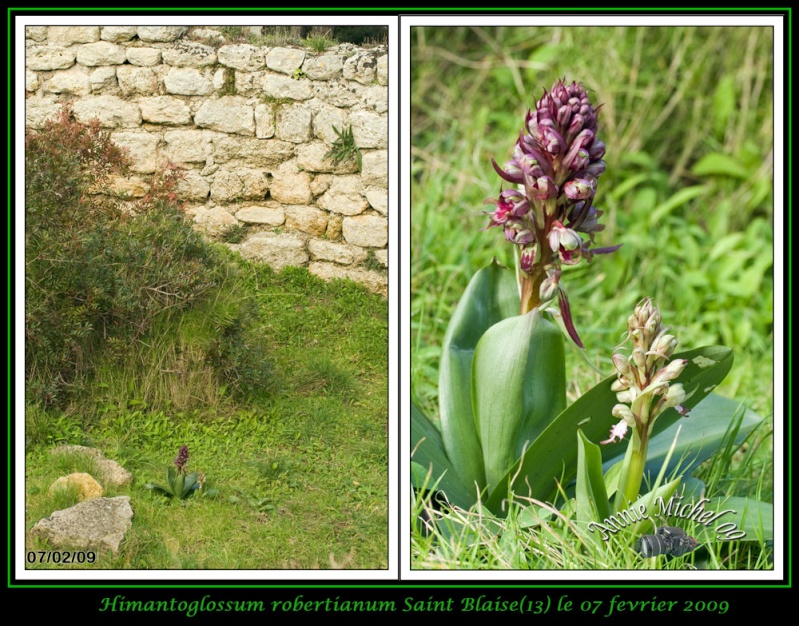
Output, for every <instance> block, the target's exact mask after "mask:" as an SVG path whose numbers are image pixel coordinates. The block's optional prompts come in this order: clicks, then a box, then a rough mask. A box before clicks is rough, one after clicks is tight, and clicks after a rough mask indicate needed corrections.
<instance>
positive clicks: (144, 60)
mask: <svg viewBox="0 0 799 626" xmlns="http://www.w3.org/2000/svg"><path fill="white" fill-rule="evenodd" d="M125 55H126V56H127V59H128V63H130V64H131V65H138V66H141V67H152V66H154V65H158V64H159V63H161V51H160V50H159V49H158V48H128V49H127V50H126V51H125Z"/></svg>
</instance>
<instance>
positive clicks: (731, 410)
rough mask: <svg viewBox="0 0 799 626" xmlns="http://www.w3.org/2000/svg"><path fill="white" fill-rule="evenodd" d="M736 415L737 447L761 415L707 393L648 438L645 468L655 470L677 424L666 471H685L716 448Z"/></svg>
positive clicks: (731, 401) (709, 455)
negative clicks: (683, 413) (678, 433)
mask: <svg viewBox="0 0 799 626" xmlns="http://www.w3.org/2000/svg"><path fill="white" fill-rule="evenodd" d="M736 416H737V418H739V419H740V426H739V427H738V432H737V433H736V435H735V442H734V443H735V445H736V447H737V446H738V445H740V444H741V443H742V442H743V440H744V439H746V437H747V435H749V433H750V432H751V431H752V429H754V428H755V427H756V426H757V425H758V424H760V423H761V422H762V420H763V418H762V417H760V416H759V415H757V413H755V412H754V411H751V410H750V409H745V408H744V407H743V406H742V405H741V404H739V403H738V402H736V401H735V400H731V399H729V398H724V397H722V396H719V395H716V394H714V393H711V394H709V395H708V396H707V397H706V398H704V399H703V400H702V401H701V402H700V403H699V404H697V405H696V406H695V407H694V408H693V409H691V411H690V413H688V416H687V417H685V418H683V419H680V420H678V421H676V422H674V423H673V424H672V425H671V426H669V427H668V428H667V429H665V430H663V431H662V432H661V433H660V434H658V435H657V436H655V437H653V438H652V439H651V440H650V442H649V451H648V453H647V461H646V470H645V471H646V472H655V471H657V470H658V469H659V468H660V466H661V464H662V463H663V460H664V459H665V458H666V453H667V452H668V450H669V446H670V445H671V442H672V440H673V439H674V434H675V433H676V431H677V427H678V426H681V427H682V430H681V431H680V438H679V440H678V441H677V447H676V448H675V452H674V457H673V458H672V461H671V463H670V464H669V466H668V468H667V472H671V471H673V470H675V469H677V467H678V466H679V469H680V473H683V474H689V473H690V472H691V471H692V470H693V469H694V468H695V467H697V466H698V465H699V464H700V463H703V462H704V461H706V460H707V459H709V458H710V457H711V456H713V454H714V453H715V452H716V451H718V450H719V448H720V447H721V444H722V442H723V441H724V438H725V436H726V434H727V432H728V430H729V429H730V427H731V426H732V425H733V424H734V422H735V421H736V419H737V418H736ZM619 458H621V457H615V458H612V459H609V460H607V461H606V462H605V464H604V466H605V468H609V467H610V466H612V465H613V464H614V463H615V462H616V461H618V460H619ZM645 475H646V474H645Z"/></svg>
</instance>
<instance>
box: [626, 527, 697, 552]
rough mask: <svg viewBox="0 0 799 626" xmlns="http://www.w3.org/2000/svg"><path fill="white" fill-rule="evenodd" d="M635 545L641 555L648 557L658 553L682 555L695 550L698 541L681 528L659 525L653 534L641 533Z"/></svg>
mask: <svg viewBox="0 0 799 626" xmlns="http://www.w3.org/2000/svg"><path fill="white" fill-rule="evenodd" d="M635 545H636V549H637V550H638V552H640V553H641V556H643V557H644V558H649V557H652V556H658V555H659V554H670V555H671V556H682V555H683V554H688V553H689V552H692V551H693V550H695V549H696V548H697V547H698V546H699V542H698V541H697V540H696V539H694V538H693V537H689V536H688V535H687V534H686V532H685V531H684V530H683V529H682V528H677V527H675V526H661V527H660V528H658V529H657V531H655V534H654V535H643V536H642V537H641V538H640V539H639V540H638V541H636V544H635Z"/></svg>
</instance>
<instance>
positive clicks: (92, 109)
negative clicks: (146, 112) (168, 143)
mask: <svg viewBox="0 0 799 626" xmlns="http://www.w3.org/2000/svg"><path fill="white" fill-rule="evenodd" d="M72 110H73V111H74V113H75V117H76V118H77V120H78V121H79V122H81V123H83V124H88V123H89V122H90V121H91V120H92V119H94V118H97V119H98V120H100V125H101V126H103V127H104V128H117V127H122V128H130V127H133V126H138V125H139V124H141V114H140V113H139V105H137V104H135V103H133V102H128V101H127V100H122V99H121V98H117V97H116V96H90V97H88V98H84V99H82V100H76V101H75V102H74V104H73V105H72Z"/></svg>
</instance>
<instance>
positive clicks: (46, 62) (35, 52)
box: [25, 46, 75, 72]
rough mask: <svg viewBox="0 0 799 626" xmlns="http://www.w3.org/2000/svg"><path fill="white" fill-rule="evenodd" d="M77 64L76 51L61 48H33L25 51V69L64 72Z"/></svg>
mask: <svg viewBox="0 0 799 626" xmlns="http://www.w3.org/2000/svg"><path fill="white" fill-rule="evenodd" d="M74 64H75V50H74V49H72V48H63V47H61V46H31V47H30V48H27V49H26V50H25V67H26V68H28V69H29V70H37V71H40V72H46V71H49V70H62V69H66V68H68V67H72V66H73V65H74Z"/></svg>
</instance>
